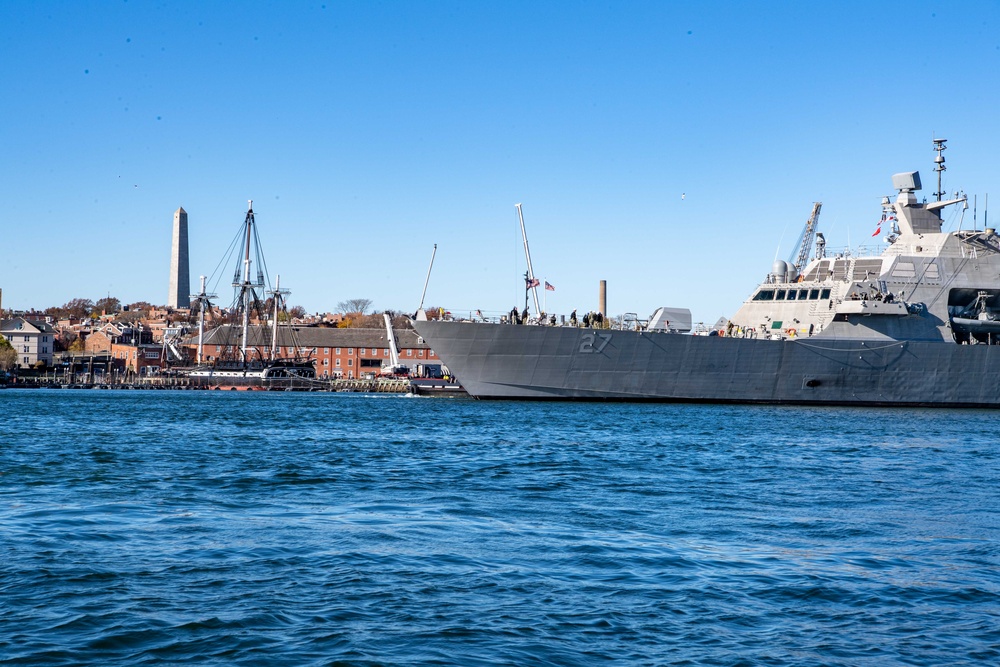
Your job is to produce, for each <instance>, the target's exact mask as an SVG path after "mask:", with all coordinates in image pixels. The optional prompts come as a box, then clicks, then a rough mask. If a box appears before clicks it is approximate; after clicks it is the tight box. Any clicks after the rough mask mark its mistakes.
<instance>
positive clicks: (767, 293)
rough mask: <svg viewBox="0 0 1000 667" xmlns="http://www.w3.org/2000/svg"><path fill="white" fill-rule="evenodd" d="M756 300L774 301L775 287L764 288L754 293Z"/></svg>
mask: <svg viewBox="0 0 1000 667" xmlns="http://www.w3.org/2000/svg"><path fill="white" fill-rule="evenodd" d="M753 300H754V301H774V290H773V289H762V290H761V291H759V292H757V293H756V294H754V295H753Z"/></svg>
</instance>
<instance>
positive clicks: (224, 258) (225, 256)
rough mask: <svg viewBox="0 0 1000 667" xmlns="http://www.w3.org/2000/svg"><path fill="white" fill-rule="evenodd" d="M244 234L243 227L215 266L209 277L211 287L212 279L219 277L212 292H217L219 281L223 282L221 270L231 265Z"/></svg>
mask: <svg viewBox="0 0 1000 667" xmlns="http://www.w3.org/2000/svg"><path fill="white" fill-rule="evenodd" d="M242 232H243V227H242V225H241V226H240V231H238V232H236V236H234V237H233V240H232V241H230V242H229V248H227V249H226V252H225V253H224V254H223V256H222V259H220V260H219V263H218V264H216V265H215V270H213V271H212V275H211V276H209V277H208V283H209V284H210V285H211V283H212V279H213V278H215V276H216V274H217V273H218V274H219V277H218V278H217V279H216V282H215V284H214V285H212V289H211V290H209V291H210V292H214V291H216V290H215V288H216V287H218V284H219V283H218V281H219V280H222V274H221V273H219V268H220V267H222V266H223V265H224V264H226V265H228V264H229V262H230V260H231V258H232V256H233V252H234V250H235V246H236V242H237V240H239V238H240V236H241V235H242Z"/></svg>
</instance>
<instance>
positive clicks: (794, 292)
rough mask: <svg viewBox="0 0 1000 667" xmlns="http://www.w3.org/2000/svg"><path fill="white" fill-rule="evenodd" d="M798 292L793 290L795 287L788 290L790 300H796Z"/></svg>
mask: <svg viewBox="0 0 1000 667" xmlns="http://www.w3.org/2000/svg"><path fill="white" fill-rule="evenodd" d="M796 294H798V292H796V291H795V290H793V289H790V290H788V300H789V301H795V295H796Z"/></svg>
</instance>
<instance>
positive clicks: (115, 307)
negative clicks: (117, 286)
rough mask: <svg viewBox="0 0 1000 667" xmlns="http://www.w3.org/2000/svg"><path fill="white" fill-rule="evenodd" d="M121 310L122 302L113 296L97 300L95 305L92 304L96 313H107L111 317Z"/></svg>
mask: <svg viewBox="0 0 1000 667" xmlns="http://www.w3.org/2000/svg"><path fill="white" fill-rule="evenodd" d="M121 308H122V302H121V301H119V300H118V299H116V298H115V297H113V296H106V297H104V298H103V299H98V300H97V303H95V304H94V310H95V311H96V312H98V313H102V312H104V313H107V314H108V315H113V314H115V313H117V312H118V311H119V310H121Z"/></svg>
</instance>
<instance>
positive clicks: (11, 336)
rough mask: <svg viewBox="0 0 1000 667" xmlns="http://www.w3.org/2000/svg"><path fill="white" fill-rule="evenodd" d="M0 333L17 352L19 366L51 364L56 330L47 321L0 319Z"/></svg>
mask: <svg viewBox="0 0 1000 667" xmlns="http://www.w3.org/2000/svg"><path fill="white" fill-rule="evenodd" d="M0 335H2V336H3V337H4V338H6V339H7V341H8V342H9V343H10V344H11V346H12V347H13V348H14V351H15V352H17V365H18V367H19V368H33V367H35V366H36V365H38V364H39V363H41V364H44V366H45V367H48V366H51V365H52V352H53V348H54V345H55V339H56V330H55V329H53V328H52V325H51V324H49V323H48V322H45V321H43V320H29V319H26V318H24V317H15V318H13V319H9V320H0Z"/></svg>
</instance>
